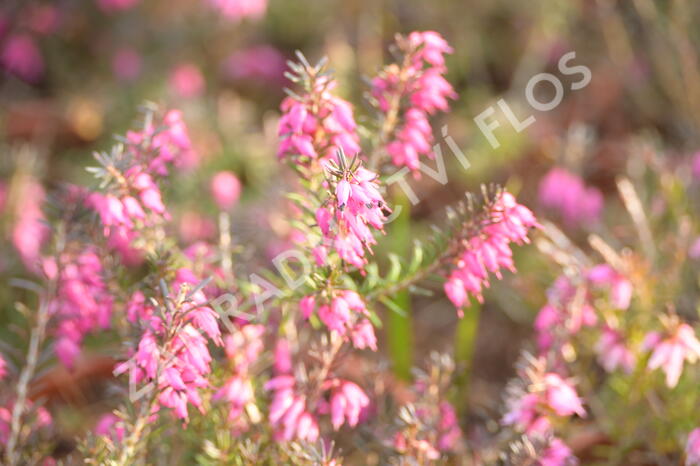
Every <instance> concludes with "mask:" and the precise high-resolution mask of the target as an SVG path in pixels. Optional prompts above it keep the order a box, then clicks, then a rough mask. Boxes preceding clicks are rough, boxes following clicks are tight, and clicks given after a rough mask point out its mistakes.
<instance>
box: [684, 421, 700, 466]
mask: <svg viewBox="0 0 700 466" xmlns="http://www.w3.org/2000/svg"><path fill="white" fill-rule="evenodd" d="M685 456H686V457H685V466H698V465H700V428H696V429H693V430H692V432H690V434H688V441H687V442H686V445H685Z"/></svg>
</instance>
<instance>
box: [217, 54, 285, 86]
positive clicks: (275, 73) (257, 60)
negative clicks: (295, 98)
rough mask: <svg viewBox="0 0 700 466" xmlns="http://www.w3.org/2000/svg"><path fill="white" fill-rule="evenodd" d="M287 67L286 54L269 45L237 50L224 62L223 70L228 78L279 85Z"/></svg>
mask: <svg viewBox="0 0 700 466" xmlns="http://www.w3.org/2000/svg"><path fill="white" fill-rule="evenodd" d="M285 68H286V64H285V59H284V56H283V55H282V54H281V53H280V52H279V51H278V50H277V49H276V48H274V47H271V46H269V45H258V46H255V47H250V48H247V49H243V50H237V51H235V52H233V53H232V54H231V56H229V57H228V58H227V59H226V61H225V62H224V64H223V72H224V73H225V74H226V76H227V77H228V78H230V79H234V80H239V79H242V80H250V81H253V82H258V83H260V82H261V81H262V84H263V85H264V84H276V85H279V84H280V83H281V82H282V80H283V79H284V71H285Z"/></svg>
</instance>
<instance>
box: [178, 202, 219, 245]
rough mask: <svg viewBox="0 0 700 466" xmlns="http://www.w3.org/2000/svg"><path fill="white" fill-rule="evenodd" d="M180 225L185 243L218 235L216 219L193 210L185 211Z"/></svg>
mask: <svg viewBox="0 0 700 466" xmlns="http://www.w3.org/2000/svg"><path fill="white" fill-rule="evenodd" d="M178 226H179V231H180V238H181V239H182V241H183V242H184V243H185V244H192V243H194V242H196V241H203V240H209V239H212V238H214V236H215V235H216V224H215V223H214V221H212V220H211V219H210V218H207V217H205V216H203V215H201V214H199V213H198V212H196V211H193V210H187V211H185V212H183V214H182V216H181V217H180V222H179V224H178Z"/></svg>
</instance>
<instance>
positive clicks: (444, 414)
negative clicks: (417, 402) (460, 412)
mask: <svg viewBox="0 0 700 466" xmlns="http://www.w3.org/2000/svg"><path fill="white" fill-rule="evenodd" d="M437 429H438V433H439V437H438V442H437V447H438V449H439V450H440V451H450V450H452V449H453V448H455V446H456V445H457V442H458V441H459V439H460V438H461V437H462V429H461V428H460V427H459V420H458V419H457V413H456V412H455V409H454V408H453V407H452V405H451V404H450V403H448V402H447V401H443V402H441V403H440V420H439V421H438V425H437Z"/></svg>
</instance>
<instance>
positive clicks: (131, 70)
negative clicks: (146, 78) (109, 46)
mask: <svg viewBox="0 0 700 466" xmlns="http://www.w3.org/2000/svg"><path fill="white" fill-rule="evenodd" d="M141 68H142V59H141V55H139V53H138V52H136V51H135V50H134V49H131V48H127V47H124V48H121V49H119V50H117V53H115V54H114V57H112V73H114V76H116V77H117V78H118V79H119V80H120V81H124V82H130V81H134V80H136V78H138V77H139V75H140V74H141Z"/></svg>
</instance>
